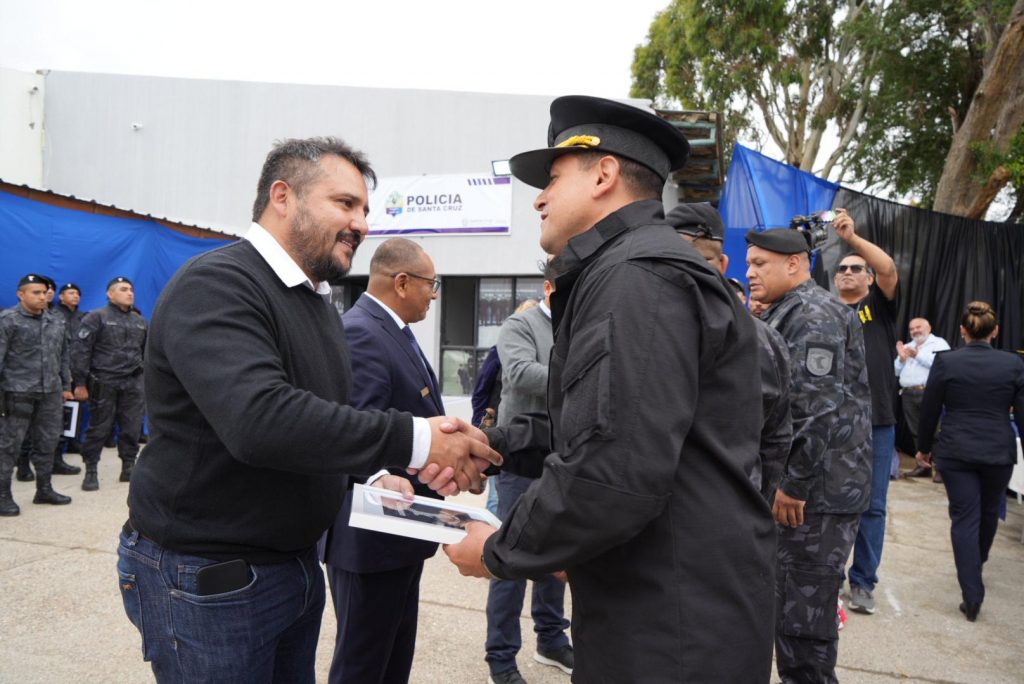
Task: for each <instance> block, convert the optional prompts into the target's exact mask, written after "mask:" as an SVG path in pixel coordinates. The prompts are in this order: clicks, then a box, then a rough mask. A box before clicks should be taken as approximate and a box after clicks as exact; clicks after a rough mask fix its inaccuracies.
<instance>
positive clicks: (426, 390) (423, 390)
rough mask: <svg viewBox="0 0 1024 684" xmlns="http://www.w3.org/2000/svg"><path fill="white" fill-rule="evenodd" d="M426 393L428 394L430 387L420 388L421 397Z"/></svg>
mask: <svg viewBox="0 0 1024 684" xmlns="http://www.w3.org/2000/svg"><path fill="white" fill-rule="evenodd" d="M428 394H430V388H429V387H424V388H423V389H421V390H420V396H421V397H425V396H427V395H428Z"/></svg>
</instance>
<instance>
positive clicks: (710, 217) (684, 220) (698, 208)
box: [665, 202, 725, 242]
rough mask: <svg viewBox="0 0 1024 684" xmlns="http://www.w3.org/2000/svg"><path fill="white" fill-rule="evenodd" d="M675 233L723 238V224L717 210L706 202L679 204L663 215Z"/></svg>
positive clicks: (719, 239)
mask: <svg viewBox="0 0 1024 684" xmlns="http://www.w3.org/2000/svg"><path fill="white" fill-rule="evenodd" d="M665 220H666V221H668V222H669V223H670V224H671V225H672V227H673V228H675V229H676V232H677V233H682V234H684V235H692V236H693V237H702V238H707V239H709V240H718V241H719V242H722V241H723V240H725V224H723V223H722V216H721V215H720V214H719V213H718V210H717V209H715V208H714V207H713V206H711V205H710V204H708V203H706V202H701V203H699V204H679V205H676V206H675V207H674V208H673V209H672V211H670V212H668V216H666V217H665Z"/></svg>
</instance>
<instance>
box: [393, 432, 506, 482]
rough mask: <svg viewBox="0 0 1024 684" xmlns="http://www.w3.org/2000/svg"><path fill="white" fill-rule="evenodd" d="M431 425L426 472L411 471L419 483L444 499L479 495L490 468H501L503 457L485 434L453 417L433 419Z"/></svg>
mask: <svg viewBox="0 0 1024 684" xmlns="http://www.w3.org/2000/svg"><path fill="white" fill-rule="evenodd" d="M426 420H427V422H428V423H430V454H429V455H428V456H427V462H426V464H425V465H424V466H423V468H421V469H419V470H417V469H415V468H409V473H410V474H411V475H416V476H417V478H418V479H419V481H420V482H422V483H423V484H425V485H427V486H428V487H430V489H432V490H433V491H435V492H437V493H438V494H441V495H442V496H451V495H452V494H456V493H458V492H460V491H463V492H464V491H467V490H468V491H470V492H472V493H474V494H480V493H482V492H483V490H484V482H486V480H487V478H486V477H484V474H483V472H484V471H485V470H487V468H488V467H489V466H491V465H492V464H493V465H496V466H500V465H501V462H502V459H501V454H499V453H498V452H497V451H495V450H494V449H492V448H491V446H490V443H489V442H488V441H487V436H486V435H484V433H483V431H481V430H479V429H477V428H475V427H473V426H472V425H469V424H468V423H465V422H464V421H462V420H459V419H458V418H453V417H450V416H434V417H433V418H427V419H426Z"/></svg>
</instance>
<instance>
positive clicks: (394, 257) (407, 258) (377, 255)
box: [370, 237, 426, 278]
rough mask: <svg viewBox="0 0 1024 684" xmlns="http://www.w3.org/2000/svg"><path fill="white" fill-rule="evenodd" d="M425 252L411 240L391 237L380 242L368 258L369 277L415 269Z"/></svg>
mask: <svg viewBox="0 0 1024 684" xmlns="http://www.w3.org/2000/svg"><path fill="white" fill-rule="evenodd" d="M424 256H426V253H425V252H424V251H423V248H422V247H420V246H419V245H418V244H416V243H415V242H413V241H412V240H407V239H405V238H400V237H399V238H391V239H390V240H385V241H384V242H382V243H380V246H379V247H377V251H376V252H374V253H373V258H372V259H370V277H371V278H373V276H375V275H382V274H384V275H385V276H386V277H387V274H389V273H395V272H398V271H409V270H412V271H415V270H416V267H417V266H419V265H420V262H421V261H422V260H423V257H424Z"/></svg>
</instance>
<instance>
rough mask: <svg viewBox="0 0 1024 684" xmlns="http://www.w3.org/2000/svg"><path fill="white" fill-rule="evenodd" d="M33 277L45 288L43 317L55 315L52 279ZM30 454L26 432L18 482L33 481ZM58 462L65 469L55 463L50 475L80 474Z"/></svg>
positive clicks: (78, 471)
mask: <svg viewBox="0 0 1024 684" xmlns="http://www.w3.org/2000/svg"><path fill="white" fill-rule="evenodd" d="M33 275H34V276H35V277H36V278H38V279H39V280H40V282H42V283H43V285H44V286H45V287H46V309H45V312H44V314H43V315H46V316H53V315H56V311H57V309H56V306H55V305H54V303H53V296H54V293H55V292H56V291H57V283H55V282H54V281H53V278H51V277H49V276H45V275H42V274H33ZM14 308H15V309H17V308H18V307H14ZM63 424H64V421H63V414H62V419H61V421H60V425H61V426H63ZM61 432H63V427H61V429H60V430H58V442H59V441H60V440H62V439H63V438H62V437H60V436H59V435H60V433H61ZM62 446H63V445H58V449H60V448H62ZM54 453H56V450H55V452H54ZM31 454H32V435H31V434H30V433H29V432H26V434H25V439H24V440H23V441H22V443H21V455H20V456H19V457H18V470H17V478H18V481H19V482H31V481H32V480H34V479H35V475H34V474H33V472H32V468H31V466H30V465H29V463H30V461H31ZM55 458H56V457H55ZM60 462H61V463H62V464H63V465H64V466H66V467H58V466H57V464H56V462H55V463H54V468H53V471H52V473H51V474H52V475H74V474H77V473H80V472H82V471H81V469H80V468H76V467H74V466H71V465H68V464H66V463H64V461H63V459H61V461H60Z"/></svg>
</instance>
